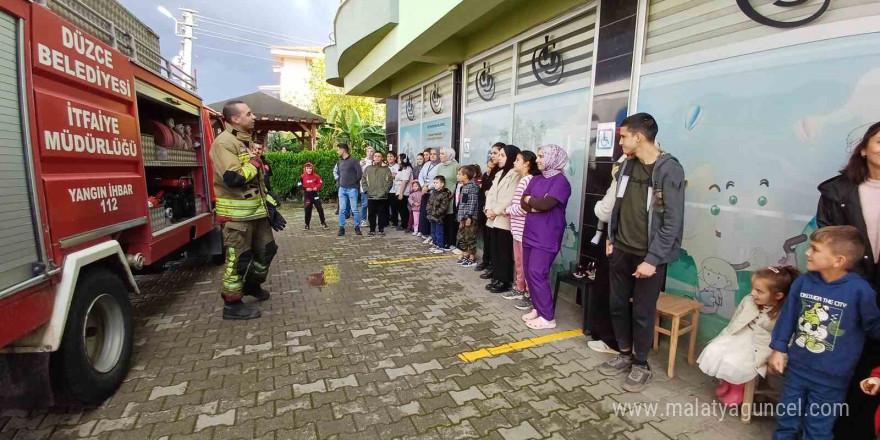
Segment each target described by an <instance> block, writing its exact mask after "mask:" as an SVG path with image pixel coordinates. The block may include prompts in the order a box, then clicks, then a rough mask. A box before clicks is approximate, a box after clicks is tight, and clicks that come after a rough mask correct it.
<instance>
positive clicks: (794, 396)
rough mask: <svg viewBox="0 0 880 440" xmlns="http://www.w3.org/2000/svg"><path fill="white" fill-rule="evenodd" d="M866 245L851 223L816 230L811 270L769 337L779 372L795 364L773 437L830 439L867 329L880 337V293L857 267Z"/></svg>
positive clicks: (772, 363)
mask: <svg viewBox="0 0 880 440" xmlns="http://www.w3.org/2000/svg"><path fill="white" fill-rule="evenodd" d="M864 248H865V244H864V239H863V238H862V235H861V233H860V232H859V231H858V229H856V228H854V227H852V226H828V227H825V228H821V229H818V230H816V231H815V232H813V234H812V235H811V236H810V249H809V250H807V270H808V271H809V272H808V273H806V274H804V275H801V276H800V277H799V278H798V279H797V280H795V282H794V284H792V286H791V291H790V293H789V295H788V299H787V300H786V301H785V304H784V305H783V306H782V312H781V313H780V315H779V318H778V319H777V321H776V326H775V327H774V328H773V339H772V340H771V342H770V348H772V349H773V354H771V355H770V359H769V361H768V363H769V365H770V367H771V368H772V369H774V370H776V371H778V372H780V373H781V372H783V371H785V370H786V364H787V367H788V368H787V371H785V372H786V376H785V385H784V387H783V390H782V397H781V398H780V399H779V404H778V405H777V414H776V423H777V427H776V432H775V433H773V439H774V440H781V439H795V438H797V435H798V432H800V431H803V438H805V439H807V438H808V439H811V440H819V439H831V438H832V429H833V427H834V421H835V419H836V418H837V416H838V415H840V413H841V412H842V411H844V410H845V409H844V408H843V406H844V405H842V404H843V402H844V401H845V400H846V391H847V388H848V386H849V382H850V379H851V376H852V374H853V371H854V369H855V367H856V363H857V362H858V360H859V356H860V355H861V353H862V347H863V345H864V342H865V334H866V333H867V334H869V335H871V336H872V337H874V338H880V309H878V308H877V303H876V300H875V296H876V294H875V293H874V290H873V289H871V286H870V285H869V284H868V282H867V281H865V280H864V279H862V278H861V277H859V276H858V275H856V274H853V273H850V268H852V266H853V265H854V264H856V263H857V262H858V261H859V259H860V258H861V257H862V255H863V254H864ZM792 337H793V338H794V340H793V341H792ZM790 342H791V345H790V346H789V343H790ZM786 353H787V358H788V362H786Z"/></svg>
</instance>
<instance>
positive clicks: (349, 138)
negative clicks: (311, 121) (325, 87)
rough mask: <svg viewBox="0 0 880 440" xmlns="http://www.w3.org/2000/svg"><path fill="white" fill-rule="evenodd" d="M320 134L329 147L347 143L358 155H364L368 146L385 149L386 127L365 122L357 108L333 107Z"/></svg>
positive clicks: (380, 149)
mask: <svg viewBox="0 0 880 440" xmlns="http://www.w3.org/2000/svg"><path fill="white" fill-rule="evenodd" d="M319 134H320V135H321V137H322V138H323V140H325V142H326V143H325V145H326V146H327V147H330V148H332V147H334V146H335V145H336V144H340V143H345V144H348V146H349V147H351V151H352V153H353V154H355V155H356V156H359V155H363V153H364V151H365V150H366V148H367V147H368V146H372V147H373V148H374V149H376V150H379V151H384V150H385V129H384V128H382V127H380V126H378V125H366V124H364V123H363V122H362V121H361V117H360V114H358V111H357V110H356V109H345V108H339V107H333V109H332V110H330V115H329V116H328V117H327V123H326V124H324V125H323V126H321V128H320V129H319Z"/></svg>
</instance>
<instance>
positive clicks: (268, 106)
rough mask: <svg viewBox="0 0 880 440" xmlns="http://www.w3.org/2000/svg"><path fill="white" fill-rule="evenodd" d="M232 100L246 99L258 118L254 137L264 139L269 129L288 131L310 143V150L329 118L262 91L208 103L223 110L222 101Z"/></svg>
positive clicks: (216, 108) (301, 140)
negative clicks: (322, 125) (320, 127)
mask: <svg viewBox="0 0 880 440" xmlns="http://www.w3.org/2000/svg"><path fill="white" fill-rule="evenodd" d="M229 101H243V102H244V103H246V104H247V105H248V107H250V108H251V111H253V112H254V115H256V116H257V122H256V123H255V124H254V139H255V140H258V141H261V142H265V141H266V136H267V135H268V133H269V132H270V131H289V132H291V133H293V134H294V136H296V138H297V139H299V141H300V142H301V143H302V145H303V148H305V147H306V145H308V148H309V150H314V149H315V143H316V141H317V134H318V127H319V126H320V125H321V124H323V123H324V122H325V121H326V120H325V119H324V118H323V117H321V116H318V115H316V114H314V113H309V112H307V111H305V110H303V109H301V108H298V107H294V106H292V105H290V104H288V103H286V102H284V101H281V100H278V99H275V98H273V97H271V96H269V95H267V94H265V93H262V92H255V93H251V94H250V95H244V96H238V97H235V98H229V99H224V100H222V101H218V102H215V103H213V104H209V105H208V107H210V108H211V109H213V110H215V111H217V112H219V113H222V112H223V105H224V104H226V103H227V102H229ZM306 139H308V141H307V140H306Z"/></svg>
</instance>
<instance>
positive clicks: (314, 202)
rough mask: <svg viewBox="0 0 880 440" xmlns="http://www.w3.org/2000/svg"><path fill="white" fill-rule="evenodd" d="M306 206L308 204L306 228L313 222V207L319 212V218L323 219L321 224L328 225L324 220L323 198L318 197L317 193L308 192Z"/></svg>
mask: <svg viewBox="0 0 880 440" xmlns="http://www.w3.org/2000/svg"><path fill="white" fill-rule="evenodd" d="M305 204H306V226H308V225H309V224H310V223H311V221H312V206H314V207H315V209H317V210H318V217H319V218H320V219H321V224H322V225H323V224H326V223H327V222H326V221H325V220H324V205H323V204H322V203H321V198H320V197H318V192H317V191H306V196H305Z"/></svg>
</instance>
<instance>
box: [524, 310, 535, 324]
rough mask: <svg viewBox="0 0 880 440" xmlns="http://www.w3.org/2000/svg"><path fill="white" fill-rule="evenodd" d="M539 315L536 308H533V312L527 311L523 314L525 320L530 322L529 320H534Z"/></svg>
mask: <svg viewBox="0 0 880 440" xmlns="http://www.w3.org/2000/svg"><path fill="white" fill-rule="evenodd" d="M537 317H538V311H537V310H535V309H532V311H531V312H529V313H526V314H525V315H522V320H523V321H524V322H529V321H531V320H533V319H535V318H537Z"/></svg>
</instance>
